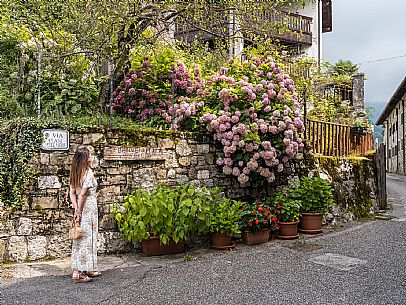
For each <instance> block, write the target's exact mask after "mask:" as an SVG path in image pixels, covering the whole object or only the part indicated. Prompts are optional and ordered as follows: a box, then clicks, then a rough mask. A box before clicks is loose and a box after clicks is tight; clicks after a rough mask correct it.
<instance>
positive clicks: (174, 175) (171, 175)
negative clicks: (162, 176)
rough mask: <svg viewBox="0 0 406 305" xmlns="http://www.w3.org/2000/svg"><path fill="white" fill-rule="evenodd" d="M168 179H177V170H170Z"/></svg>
mask: <svg viewBox="0 0 406 305" xmlns="http://www.w3.org/2000/svg"><path fill="white" fill-rule="evenodd" d="M167 178H168V179H175V178H176V170H175V169H173V168H172V169H170V170H168V176H167Z"/></svg>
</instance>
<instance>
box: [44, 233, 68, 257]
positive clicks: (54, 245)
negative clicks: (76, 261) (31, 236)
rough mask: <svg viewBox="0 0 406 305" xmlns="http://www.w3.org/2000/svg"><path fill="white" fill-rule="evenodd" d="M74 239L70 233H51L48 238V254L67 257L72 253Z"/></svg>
mask: <svg viewBox="0 0 406 305" xmlns="http://www.w3.org/2000/svg"><path fill="white" fill-rule="evenodd" d="M71 251H72V241H70V240H69V239H68V234H61V235H51V236H50V237H49V239H48V248H47V255H48V256H51V257H66V256H69V255H70V254H71Z"/></svg>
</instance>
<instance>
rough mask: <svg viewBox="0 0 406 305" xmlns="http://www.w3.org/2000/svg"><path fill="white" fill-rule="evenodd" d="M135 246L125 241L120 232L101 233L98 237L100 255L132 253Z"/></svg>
mask: <svg viewBox="0 0 406 305" xmlns="http://www.w3.org/2000/svg"><path fill="white" fill-rule="evenodd" d="M133 249H134V246H133V245H131V244H130V243H128V242H127V241H125V240H124V239H123V238H122V237H121V235H120V233H119V232H101V233H99V236H98V253H120V252H121V253H122V252H130V251H132V250H133Z"/></svg>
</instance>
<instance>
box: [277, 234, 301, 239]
mask: <svg viewBox="0 0 406 305" xmlns="http://www.w3.org/2000/svg"><path fill="white" fill-rule="evenodd" d="M276 237H278V238H280V239H295V238H298V237H299V234H296V235H289V236H282V235H278V236H276Z"/></svg>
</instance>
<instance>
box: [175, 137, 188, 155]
mask: <svg viewBox="0 0 406 305" xmlns="http://www.w3.org/2000/svg"><path fill="white" fill-rule="evenodd" d="M176 153H177V154H178V155H179V156H181V157H185V156H190V155H191V154H192V149H191V148H190V146H189V144H188V142H187V141H186V140H180V141H179V143H178V144H177V145H176Z"/></svg>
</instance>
